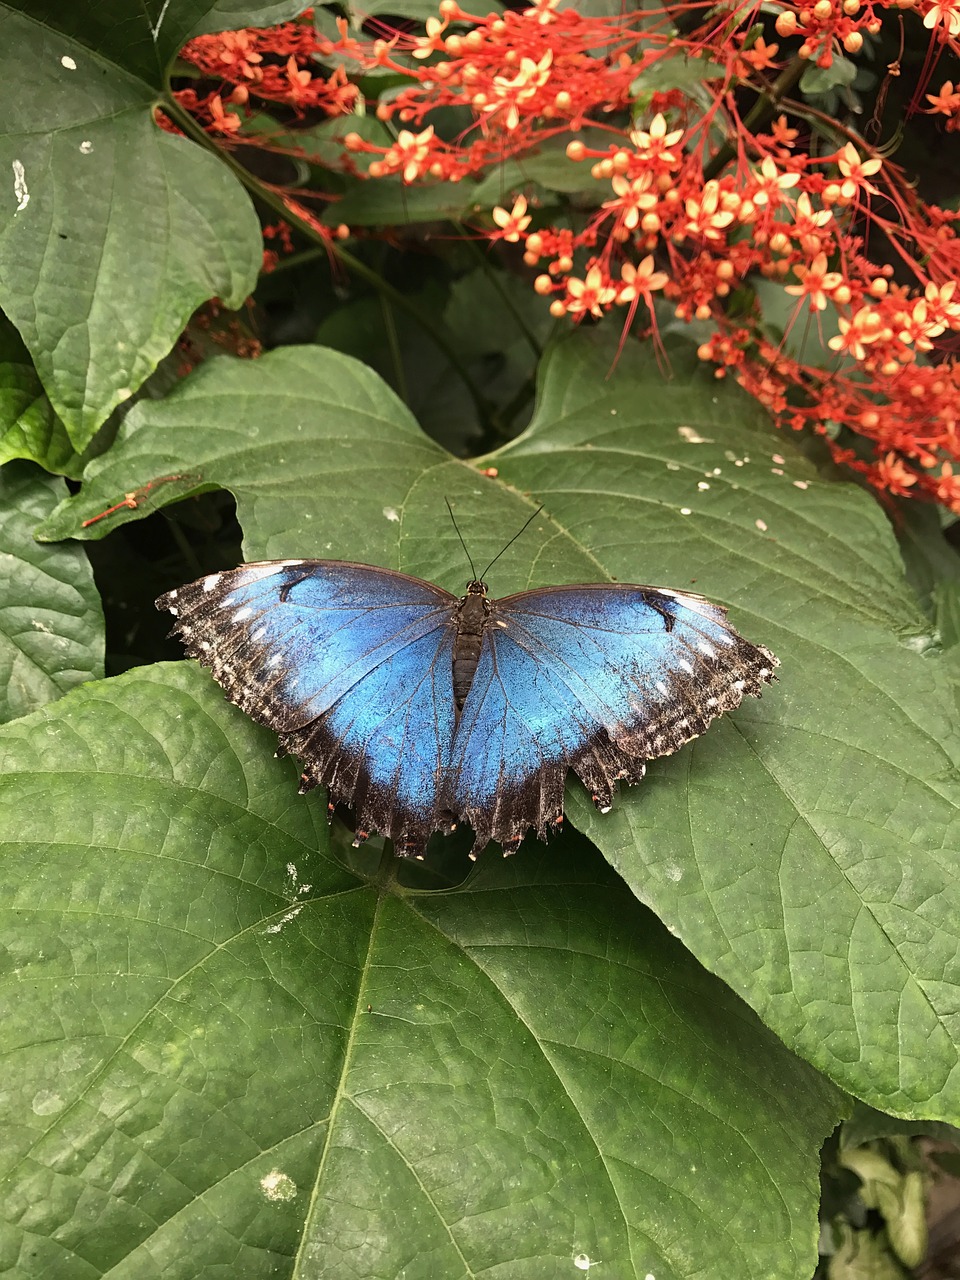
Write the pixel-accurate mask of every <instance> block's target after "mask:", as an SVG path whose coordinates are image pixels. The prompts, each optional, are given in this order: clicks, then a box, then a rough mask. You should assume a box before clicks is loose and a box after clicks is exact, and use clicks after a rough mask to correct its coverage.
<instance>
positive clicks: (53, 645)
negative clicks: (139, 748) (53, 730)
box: [0, 462, 103, 723]
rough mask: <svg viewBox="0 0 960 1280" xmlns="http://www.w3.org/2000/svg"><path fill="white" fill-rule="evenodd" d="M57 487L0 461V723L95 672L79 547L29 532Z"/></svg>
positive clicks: (91, 610)
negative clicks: (48, 542)
mask: <svg viewBox="0 0 960 1280" xmlns="http://www.w3.org/2000/svg"><path fill="white" fill-rule="evenodd" d="M63 493H64V485H63V482H62V481H57V480H54V479H52V478H51V477H49V476H44V475H42V474H41V473H40V472H39V471H38V470H37V469H36V467H33V466H31V465H29V464H28V463H22V462H17V463H10V464H9V465H8V466H6V467H3V468H0V584H2V587H0V723H2V722H3V721H6V720H12V719H13V718H14V717H15V716H25V715H27V714H28V712H31V711H35V710H36V709H37V708H38V707H41V706H43V704H44V703H45V702H51V701H53V699H55V698H59V697H60V695H61V694H63V693H66V692H67V690H68V689H72V688H74V686H75V685H78V684H81V683H82V682H83V681H84V680H95V679H97V678H98V677H99V676H102V675H103V612H102V610H101V608H100V596H99V594H98V593H97V589H96V586H95V585H94V582H93V574H92V573H91V571H90V565H89V563H88V561H87V557H86V555H85V553H84V550H83V548H82V547H78V546H75V545H64V546H60V547H44V546H40V545H39V544H38V543H37V542H35V541H34V539H33V537H32V535H31V530H32V529H33V527H34V525H35V524H36V523H37V522H38V521H39V520H40V519H41V518H42V517H43V516H46V515H49V514H50V512H51V511H52V510H53V508H54V506H55V505H56V503H57V500H58V498H60V497H62V495H63Z"/></svg>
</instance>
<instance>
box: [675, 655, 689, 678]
mask: <svg viewBox="0 0 960 1280" xmlns="http://www.w3.org/2000/svg"><path fill="white" fill-rule="evenodd" d="M677 666H678V667H679V668H680V669H681V671H686V673H687V674H688V675H691V676H692V675H693V667H692V666H691V665H690V663H689V662H688V661H687V660H686V658H678V659H677Z"/></svg>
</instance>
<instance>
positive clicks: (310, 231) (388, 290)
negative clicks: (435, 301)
mask: <svg viewBox="0 0 960 1280" xmlns="http://www.w3.org/2000/svg"><path fill="white" fill-rule="evenodd" d="M160 105H161V107H162V109H163V111H164V112H165V113H166V114H167V115H168V116H169V117H170V118H171V120H174V121H175V122H176V124H177V125H178V126H179V127H180V128H181V129H182V130H183V132H184V133H185V134H186V135H187V136H188V137H189V138H191V139H192V140H193V141H194V142H197V143H199V144H200V145H201V146H202V147H204V148H205V149H206V150H207V151H210V152H213V153H214V154H215V155H217V156H218V158H219V159H220V160H222V161H223V163H224V164H226V166H227V167H228V168H229V169H230V170H231V172H232V173H233V174H234V176H235V177H236V178H237V179H238V180H239V181H240V182H241V183H243V185H244V186H245V187H246V188H247V190H248V191H249V192H250V193H251V194H252V195H254V196H256V198H257V199H258V200H261V201H263V203H264V204H267V205H269V206H270V207H271V208H272V209H274V210H276V212H277V213H278V214H279V215H280V216H281V217H282V218H283V219H284V221H286V222H288V223H290V224H291V225H292V226H294V227H296V228H297V230H298V231H299V232H300V233H301V234H302V235H304V236H306V237H307V238H308V239H310V240H312V241H314V242H315V243H317V244H318V245H321V246H322V247H323V248H324V250H325V251H326V252H328V253H330V254H331V255H332V256H333V257H335V258H337V259H338V260H339V261H340V262H341V263H342V264H343V266H344V267H346V268H347V270H348V271H349V272H351V274H352V275H354V276H356V277H358V278H359V279H361V280H363V281H364V282H365V283H366V284H369V285H370V286H371V288H373V289H375V290H376V292H377V293H379V294H380V295H381V297H382V298H386V299H388V300H389V301H390V302H392V303H393V304H394V306H396V307H397V308H398V309H399V310H401V311H404V312H406V314H407V315H409V316H411V317H412V318H413V319H414V320H416V322H417V323H418V324H419V325H420V327H421V328H422V329H423V330H424V332H425V333H426V334H427V335H428V336H429V337H430V338H431V339H432V340H433V343H434V345H435V346H437V347H438V348H439V349H440V351H442V352H443V354H444V355H445V356H446V358H447V360H448V361H449V363H450V365H451V366H452V368H453V369H454V370H455V371H456V373H457V375H458V376H459V378H460V380H461V381H462V382H463V385H464V386H465V387H466V389H467V392H468V393H469V395H470V398H471V399H472V400H473V403H474V405H475V407H476V410H477V416H478V418H479V419H480V421H481V422H482V423H483V425H484V427H485V429H486V430H487V431H488V432H490V433H492V434H494V435H498V434H502V428H501V424H500V423H499V421H498V417H497V414H496V412H495V411H494V408H493V406H492V404H491V403H490V401H489V400H487V398H486V396H485V395H484V394H483V391H482V390H481V388H480V386H479V385H478V384H477V382H476V381H475V380H474V378H473V377H472V375H471V373H470V371H469V369H468V368H467V367H466V364H465V363H464V361H463V359H462V358H461V356H460V352H459V351H458V350H457V348H456V345H455V344H454V343H453V342H452V341H451V340H450V339H449V338H448V337H447V335H446V333H445V332H444V329H443V326H442V324H441V323H438V321H437V320H436V319H435V318H434V317H433V316H431V315H429V314H427V313H426V312H424V311H421V309H420V308H419V307H418V306H417V305H416V304H415V303H414V302H412V301H411V300H410V299H409V298H407V297H406V296H405V295H404V294H402V293H401V292H400V290H399V289H395V288H394V287H393V285H392V284H390V283H388V281H386V280H384V278H383V277H382V276H381V275H380V274H379V273H378V272H376V271H374V270H372V269H371V268H370V267H368V266H367V265H366V263H364V262H362V261H361V260H360V259H359V258H355V257H354V256H353V254H352V253H349V252H348V251H347V250H346V249H344V248H342V246H341V245H339V244H337V243H336V242H335V241H333V240H330V241H328V240H326V239H325V238H324V237H322V236H320V235H319V234H318V233H317V231H316V229H315V228H314V227H311V225H310V223H309V222H306V221H305V220H304V219H303V218H300V217H298V216H297V214H296V213H294V212H293V211H292V210H291V209H289V208H287V205H286V204H285V202H284V200H283V197H282V196H280V195H279V194H278V193H277V192H275V191H271V189H270V188H269V187H266V186H264V185H263V184H262V183H260V182H259V181H258V180H257V179H256V178H255V177H254V176H253V174H251V173H250V172H249V171H248V170H247V169H245V168H244V167H243V165H242V164H240V162H239V161H238V160H237V159H236V158H235V157H234V156H233V155H231V153H230V151H229V150H227V149H226V148H225V147H219V146H217V144H216V143H215V142H214V141H213V139H212V138H211V137H210V136H209V134H208V133H207V132H206V130H204V129H202V128H201V127H200V125H199V124H197V122H196V121H195V120H194V118H193V117H192V116H191V115H190V113H189V112H188V111H185V110H184V109H183V108H182V107H181V106H180V104H179V103H178V102H177V101H176V100H175V99H174V98H172V97H164V100H163V102H162V103H161V104H160Z"/></svg>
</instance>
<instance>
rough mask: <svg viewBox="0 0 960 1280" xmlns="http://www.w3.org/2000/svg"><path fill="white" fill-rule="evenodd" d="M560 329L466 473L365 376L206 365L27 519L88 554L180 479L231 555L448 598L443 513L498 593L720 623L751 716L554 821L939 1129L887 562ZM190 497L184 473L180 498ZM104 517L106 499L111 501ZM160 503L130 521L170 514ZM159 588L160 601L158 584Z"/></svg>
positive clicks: (885, 531) (929, 705)
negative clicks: (434, 585)
mask: <svg viewBox="0 0 960 1280" xmlns="http://www.w3.org/2000/svg"><path fill="white" fill-rule="evenodd" d="M669 360H670V366H669V368H664V369H661V368H660V367H659V365H658V361H657V357H656V355H655V354H654V353H653V352H652V351H649V350H643V349H640V348H638V347H634V346H631V347H628V348H627V349H626V351H625V352H624V353H623V355H622V357H621V359H620V361H619V364H618V365H617V367H616V369H615V370H614V369H613V367H612V366H613V365H614V363H615V361H616V352H615V345H614V343H613V342H605V341H604V340H603V339H602V338H593V337H591V336H590V335H587V334H580V335H577V336H576V337H574V338H573V339H572V340H570V341H569V342H566V343H564V344H563V345H562V346H560V347H559V348H558V349H557V351H556V352H555V353H554V357H553V358H552V359H551V360H549V362H548V364H547V367H546V372H545V375H544V380H543V386H542V388H541V397H540V405H539V409H538V412H537V415H536V418H535V421H534V423H533V424H532V426H531V427H530V429H529V431H528V432H527V433H525V434H524V436H522V437H521V438H520V439H519V440H518V441H517V442H515V443H514V444H513V445H511V446H509V447H507V448H506V449H504V450H503V451H502V452H501V453H500V454H499V455H498V456H495V457H494V458H491V459H487V460H486V461H487V462H489V463H495V464H496V466H497V468H498V469H499V477H500V479H499V481H494V480H492V479H489V478H487V477H483V476H481V475H480V474H478V472H477V471H476V470H474V469H473V468H472V467H470V466H468V465H466V464H463V463H458V462H456V461H454V460H452V459H450V458H449V456H448V455H446V454H444V453H443V451H442V450H441V449H439V448H438V447H437V446H435V445H433V444H431V443H430V442H429V441H428V440H426V439H425V437H424V436H423V435H422V433H421V432H420V431H419V430H418V428H417V426H416V424H415V423H414V422H413V420H412V419H411V417H410V415H409V414H408V413H407V412H406V411H405V410H404V408H403V407H402V405H400V404H399V402H398V401H397V400H396V399H395V398H394V396H393V395H392V393H390V392H389V390H388V389H387V388H386V387H385V386H384V385H383V384H382V383H381V382H380V381H379V380H378V379H377V378H376V377H374V376H373V375H372V374H371V373H370V372H369V370H366V369H364V367H363V366H360V365H357V364H356V363H355V362H353V361H350V360H349V359H347V358H345V357H343V356H338V355H334V354H332V353H328V352H323V351H320V350H315V349H288V350H285V351H277V352H275V353H273V354H272V355H271V356H269V357H267V358H265V359H263V360H261V361H259V362H257V363H256V364H253V365H251V364H242V363H236V362H232V361H227V360H224V361H219V362H216V363H215V364H213V365H210V366H208V367H207V368H205V369H203V370H201V371H200V373H199V375H198V376H196V377H194V378H193V379H191V380H190V382H189V383H187V384H185V385H183V386H182V387H181V388H180V389H179V391H178V393H177V394H175V395H173V396H171V397H170V398H169V399H168V400H167V401H166V402H165V403H163V404H142V405H139V406H138V407H137V408H136V409H135V410H134V411H133V412H132V413H131V414H130V416H129V418H128V420H127V422H126V424H125V426H124V429H123V435H122V437H121V439H120V441H119V443H118V446H117V447H116V448H115V449H114V450H112V451H111V454H110V456H109V457H106V458H103V459H97V460H95V461H94V462H93V463H91V465H90V467H89V468H88V472H87V475H88V477H89V483H88V484H87V485H86V486H85V488H84V491H83V493H82V494H81V495H79V496H78V497H76V498H74V499H71V500H70V501H69V502H67V503H65V504H63V505H62V506H61V507H60V508H59V509H58V511H57V512H56V513H55V514H54V515H53V517H52V518H51V519H50V520H49V521H48V522H47V523H46V524H45V526H44V532H45V536H48V537H62V536H65V535H67V534H71V533H76V534H81V533H85V534H86V536H98V535H100V534H102V533H104V532H106V531H107V530H108V529H109V528H111V527H113V526H112V521H121V520H126V519H132V518H136V517H137V516H138V515H139V514H140V511H131V510H127V509H121V510H119V511H118V512H117V513H116V515H115V516H113V517H110V518H108V519H106V520H103V521H101V522H100V523H98V524H95V525H92V526H90V527H89V528H88V529H87V530H86V531H83V530H81V529H80V523H81V521H83V520H84V519H89V518H90V517H91V516H92V515H94V514H97V513H99V512H101V511H103V510H105V509H107V508H109V507H111V506H113V505H114V504H115V503H116V502H117V501H118V500H119V497H122V495H123V494H124V492H126V491H129V490H131V489H134V488H136V486H138V485H142V484H144V483H145V482H148V481H150V480H151V479H152V478H153V477H156V476H160V475H163V474H164V473H165V472H168V471H170V470H171V469H172V468H173V467H174V466H177V467H180V468H186V467H189V468H195V470H196V475H195V478H194V484H195V485H199V484H200V483H203V484H208V485H209V484H223V485H226V486H227V487H229V488H230V489H231V490H232V491H233V492H234V493H235V494H236V497H237V503H238V514H239V517H240V521H241V524H242V525H243V527H244V531H245V537H246V551H247V554H248V556H249V558H257V557H260V556H288V555H307V556H309V555H326V556H338V557H342V558H344V559H357V560H366V561H370V562H373V563H380V564H385V565H389V566H393V567H399V568H402V569H404V570H406V571H408V572H411V573H415V574H418V575H419V576H422V577H427V578H431V579H433V580H435V581H438V582H440V583H443V584H444V585H447V586H448V587H452V588H456V586H457V585H458V584H459V583H460V582H462V581H463V580H464V578H465V577H466V576H467V574H466V568H465V566H464V564H463V556H462V552H461V550H460V548H459V544H458V542H457V538H456V534H455V532H454V530H453V528H452V526H451V525H450V523H449V521H448V520H447V519H446V514H445V509H444V505H443V499H444V497H445V496H448V497H450V498H451V500H452V501H453V502H454V503H455V504H456V507H457V513H458V516H459V519H460V522H461V525H462V527H463V529H464V531H465V534H466V536H467V538H468V540H469V543H470V546H471V549H472V552H473V558H474V560H475V561H476V562H477V563H478V564H481V563H486V561H488V560H490V559H492V558H493V556H494V555H495V554H496V553H497V551H499V550H500V548H501V547H502V546H503V544H504V542H505V540H506V539H507V537H508V536H509V534H510V533H511V532H512V531H513V530H515V529H517V528H519V527H520V525H521V524H522V523H523V521H524V519H525V518H526V517H527V515H528V514H529V513H530V511H531V509H532V504H534V503H540V502H544V503H545V504H546V509H545V511H544V512H543V514H542V515H541V516H540V518H539V520H537V521H536V522H535V523H534V525H533V526H532V527H531V529H530V530H529V531H528V532H527V533H526V534H525V535H524V538H523V539H522V540H521V541H520V542H519V543H517V545H516V546H515V547H513V548H511V550H510V552H509V553H508V554H507V555H506V556H504V558H503V559H502V560H500V561H499V563H498V565H497V569H496V573H495V575H494V579H493V587H494V590H495V592H496V593H497V594H506V593H507V592H509V591H511V590H516V589H520V588H523V587H526V586H529V585H531V584H538V583H539V584H545V583H550V582H564V581H566V582H570V581H577V580H581V581H582V580H597V579H598V578H600V579H603V578H605V577H611V578H617V579H619V580H621V581H641V582H643V581H646V582H654V583H657V582H659V583H662V584H666V585H671V586H673V587H680V588H683V587H687V586H689V585H691V584H694V585H695V589H696V590H697V591H702V592H703V593H704V594H706V595H708V596H711V597H713V598H715V599H717V600H719V601H721V602H724V603H727V604H729V605H730V606H731V607H732V617H733V620H734V621H735V623H736V624H738V625H739V627H740V628H741V630H742V631H743V632H744V633H745V634H746V635H747V636H748V637H750V638H751V639H753V640H756V641H762V642H764V643H767V644H769V645H770V646H771V647H772V648H773V649H774V651H775V652H776V653H778V654H779V656H780V657H781V659H782V661H783V666H782V667H781V669H780V676H781V680H780V683H779V685H777V686H776V687H774V688H772V689H771V690H770V691H769V692H768V693H767V694H766V695H765V697H764V699H763V701H762V703H758V702H755V701H753V700H748V702H749V705H745V706H744V707H743V708H742V709H741V710H740V711H739V712H738V713H737V714H735V715H733V716H730V717H726V718H725V719H724V720H723V721H722V722H721V723H720V724H719V725H717V726H714V727H713V728H712V729H711V730H710V731H709V732H708V733H707V734H706V735H705V736H704V737H703V738H701V739H699V740H698V741H697V742H696V743H694V744H692V745H691V746H689V747H687V748H686V749H684V750H683V751H682V752H680V753H679V754H678V755H677V756H676V757H673V758H671V759H668V760H663V761H659V762H657V763H656V764H655V765H654V766H653V767H652V768H651V770H650V776H649V778H648V780H647V781H646V782H645V783H644V784H643V785H642V786H641V787H638V788H635V789H634V790H633V791H632V792H631V793H630V794H629V795H625V796H623V797H622V798H621V800H620V801H619V802H618V804H617V806H615V809H614V812H613V813H612V814H610V815H608V816H606V817H603V818H601V817H599V816H598V815H596V814H595V813H594V811H593V809H592V808H591V807H590V806H589V805H584V803H583V798H582V796H581V794H580V791H579V789H578V788H571V790H570V793H569V795H568V813H569V815H570V816H571V818H572V819H573V820H574V821H575V822H576V823H577V824H578V825H580V826H582V827H583V829H585V830H586V831H588V832H589V834H590V836H591V838H592V839H593V840H594V841H595V842H596V843H597V844H598V845H599V846H600V847H601V848H602V849H603V850H604V852H605V853H606V854H607V856H608V857H609V858H610V860H611V861H612V862H613V863H614V865H615V866H616V867H617V868H618V870H620V872H621V873H622V874H623V876H624V877H625V878H626V880H627V881H628V883H629V884H630V885H631V887H632V888H633V889H634V892H635V893H636V894H637V896H638V897H639V898H640V899H641V900H642V901H644V902H646V903H648V904H649V905H651V906H652V907H653V908H654V909H655V910H656V911H657V913H658V914H659V915H660V916H661V918H662V919H663V920H664V921H665V922H666V923H667V924H668V926H669V927H670V928H671V929H674V930H676V932H677V933H678V934H679V935H680V937H681V938H682V939H683V940H684V941H685V942H686V943H687V945H688V946H689V947H690V948H691V950H693V951H694V952H695V954H696V955H697V956H698V957H699V958H700V960H701V961H702V962H703V963H704V964H706V965H707V967H708V968H710V969H712V970H714V971H715V972H717V973H719V974H720V975H721V976H722V977H723V978H724V979H725V980H726V981H727V982H728V983H730V985H731V986H733V987H734V989H735V990H737V991H738V993H739V994H741V995H742V996H744V998H745V999H747V1000H748V1001H749V1002H750V1003H751V1004H752V1005H753V1006H754V1008H756V1009H757V1010H758V1011H759V1012H760V1013H761V1015H762V1017H763V1018H764V1019H765V1020H766V1021H767V1022H768V1023H769V1025H770V1026H771V1027H773V1029H774V1030H775V1031H776V1032H777V1033H778V1034H779V1035H780V1036H781V1037H782V1038H783V1039H784V1040H785V1041H786V1042H787V1043H788V1044H789V1045H791V1047H793V1048H796V1049H797V1050H799V1051H800V1052H801V1053H802V1054H803V1055H804V1056H805V1057H807V1058H808V1059H809V1060H810V1061H811V1062H813V1063H815V1064H816V1065H817V1066H818V1067H820V1068H821V1069H823V1070H824V1071H826V1072H827V1073H828V1074H830V1075H832V1076H833V1077H834V1078H835V1079H836V1080H837V1081H838V1082H839V1083H841V1084H842V1085H843V1086H844V1087H845V1088H846V1089H848V1090H849V1091H850V1092H851V1093H854V1094H856V1095H857V1096H859V1097H861V1098H863V1099H864V1100H866V1101H868V1102H871V1103H872V1104H873V1105H876V1106H879V1107H881V1108H882V1109H884V1110H888V1111H892V1112H896V1113H899V1114H903V1115H920V1116H924V1117H927V1118H933V1119H939V1118H943V1119H948V1120H954V1121H956V1119H957V1117H958V1116H960V1070H958V1057H957V1047H958V1042H960V1026H958V1017H957V1013H956V1009H957V999H956V994H957V983H958V980H960V972H958V970H957V961H956V954H957V951H958V944H960V937H958V933H960V924H958V922H960V901H958V884H957V874H956V867H955V862H956V860H955V856H954V850H955V847H956V842H957V838H958V834H960V829H958V822H957V801H958V773H957V769H956V751H957V725H956V715H955V711H954V709H953V708H954V702H953V693H952V689H951V686H950V683H949V681H948V679H947V676H946V674H945V673H944V671H943V670H942V669H941V664H940V663H939V662H938V660H937V659H936V657H935V656H933V655H932V654H930V653H928V654H927V656H924V652H925V651H927V650H929V649H930V645H929V644H928V639H929V637H927V636H926V635H925V632H924V628H925V627H926V625H927V624H926V623H925V622H924V620H923V618H922V616H921V615H920V614H919V612H918V611H917V608H916V605H915V603H914V602H913V598H912V594H911V592H910V590H909V588H908V587H907V586H906V584H905V582H904V579H903V574H902V566H901V562H900V558H899V555H898V552H897V547H896V544H895V542H894V540H893V538H892V535H891V533H890V530H889V526H888V524H887V522H886V520H885V518H884V517H883V515H882V514H881V513H880V511H879V510H878V508H877V507H876V506H875V504H874V503H872V501H871V500H870V499H869V498H868V497H867V496H866V495H865V494H864V493H862V492H861V491H860V490H858V489H857V488H855V487H854V486H848V485H840V484H836V483H826V482H822V481H819V480H818V479H817V476H816V472H815V471H814V469H813V467H812V466H811V465H810V463H808V462H807V461H806V460H805V459H804V458H803V456H802V455H801V453H800V452H799V450H798V449H797V448H796V447H795V446H794V445H793V443H792V441H791V440H790V438H789V437H779V436H774V435H773V434H772V433H771V432H770V430H769V427H768V425H767V423H766V421H765V419H764V416H763V414H762V413H761V411H760V410H759V409H758V408H757V406H756V405H755V404H754V403H753V402H752V401H751V400H749V398H748V397H746V396H745V395H742V394H739V393H738V392H737V390H736V389H735V388H732V387H729V386H727V385H726V384H719V383H717V382H716V381H715V380H714V379H713V378H712V376H711V375H710V372H709V371H708V370H705V369H701V368H700V367H699V366H698V362H697V361H696V359H695V357H694V356H693V354H692V351H691V350H690V348H688V347H686V346H683V345H677V346H672V347H671V348H670V353H669ZM189 484H190V482H189V481H186V480H185V481H183V485H184V487H185V488H186V489H187V490H189ZM118 495H119V496H118ZM173 496H176V494H175V493H171V492H170V491H169V489H168V487H165V486H159V487H157V488H154V489H152V490H150V493H149V495H148V496H147V498H146V500H145V502H144V505H143V507H142V511H146V510H149V509H151V504H154V505H159V504H161V503H163V502H165V501H168V500H170V498H172V497H173ZM171 585H176V584H173V583H172V584H171Z"/></svg>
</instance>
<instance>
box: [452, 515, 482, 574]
mask: <svg viewBox="0 0 960 1280" xmlns="http://www.w3.org/2000/svg"><path fill="white" fill-rule="evenodd" d="M444 502H445V503H446V504H447V510H448V511H449V512H450V519H451V520H452V521H453V527H454V529H456V531H457V537H458V538H459V539H460V545H461V547H463V553H464V555H465V556H466V557H467V560H468V561H469V564H470V572H471V573H472V574H473V581H474V582H479V578H478V577H477V570H476V568H475V566H474V563H473V557H472V556H471V554H470V552H469V551H468V550H467V544H466V543H465V542H464V540H463V534H462V533H461V532H460V526H459V525H458V524H457V517H456V516H455V515H454V514H453V507H451V505H450V499H449V498H444Z"/></svg>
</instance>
